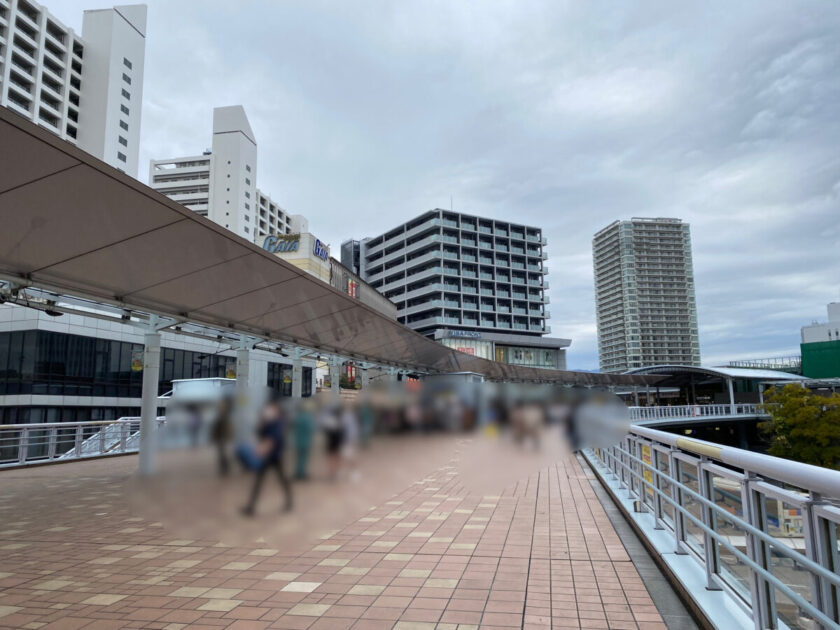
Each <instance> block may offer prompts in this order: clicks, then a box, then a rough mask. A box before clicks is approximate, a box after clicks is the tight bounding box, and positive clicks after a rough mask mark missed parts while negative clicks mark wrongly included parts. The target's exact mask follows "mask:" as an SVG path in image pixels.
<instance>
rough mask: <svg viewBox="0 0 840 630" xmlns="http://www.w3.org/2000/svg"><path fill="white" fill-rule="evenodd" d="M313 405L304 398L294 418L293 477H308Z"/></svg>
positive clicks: (313, 427) (313, 420) (312, 436)
mask: <svg viewBox="0 0 840 630" xmlns="http://www.w3.org/2000/svg"><path fill="white" fill-rule="evenodd" d="M313 411H314V405H313V403H312V401H311V400H309V399H305V400H304V401H302V402H301V404H300V405H298V408H297V411H296V413H295V419H294V425H293V429H294V440H295V442H294V447H295V479H300V480H304V479H309V473H308V468H309V453H310V452H311V450H312V439H313V438H314V437H315V418H314V415H313Z"/></svg>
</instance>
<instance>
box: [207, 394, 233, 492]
mask: <svg viewBox="0 0 840 630" xmlns="http://www.w3.org/2000/svg"><path fill="white" fill-rule="evenodd" d="M232 414H233V399H232V398H231V397H230V396H225V397H223V398H222V399H221V400H220V401H219V405H218V407H217V408H216V419H215V421H214V422H213V426H212V428H211V429H210V438H211V439H212V440H213V444H215V446H216V458H217V461H218V469H219V475H220V476H222V477H227V476H228V474H229V473H230V458H229V457H228V450H229V449H230V442H231V440H232V439H233V417H232Z"/></svg>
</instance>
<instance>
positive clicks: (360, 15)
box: [50, 0, 840, 368]
mask: <svg viewBox="0 0 840 630" xmlns="http://www.w3.org/2000/svg"><path fill="white" fill-rule="evenodd" d="M60 4H61V6H58V5H56V4H55V3H52V5H51V6H50V8H51V10H52V11H53V12H54V13H56V14H57V15H58V16H59V17H60V18H61V19H63V20H65V21H66V22H68V23H70V24H71V25H79V24H80V22H81V11H82V9H84V8H90V4H89V3H87V2H83V1H81V0H79V1H77V0H73V1H72V2H64V3H60ZM149 4H150V9H149V27H148V33H149V35H148V47H147V64H146V80H145V88H144V90H145V105H144V114H143V116H144V118H143V132H142V137H143V148H142V152H141V164H142V163H144V162H146V161H147V160H148V159H150V158H152V157H166V156H175V155H180V154H187V153H193V152H200V151H201V150H203V149H204V148H206V147H207V145H208V144H209V142H210V138H209V131H210V122H211V110H212V108H213V107H214V106H218V105H228V104H235V103H241V104H243V105H244V106H245V108H246V110H247V112H248V114H249V117H250V119H251V123H252V127H253V128H254V131H255V133H256V134H257V139H258V142H259V145H260V163H259V166H258V179H259V185H260V187H261V188H263V189H264V190H266V191H267V192H269V193H270V194H271V195H272V196H273V197H274V198H275V199H277V200H278V201H280V202H281V203H282V204H283V205H284V206H286V207H287V208H288V209H289V210H290V211H292V212H298V213H302V214H305V215H307V216H308V217H309V219H310V224H311V227H312V229H313V231H315V232H316V233H318V234H319V236H321V237H322V238H324V239H325V240H327V241H329V242H331V243H332V245H333V246H334V247H335V246H337V245H338V244H339V242H340V241H341V240H342V239H344V238H346V237H349V236H364V235H368V234H374V233H377V232H379V231H382V230H384V229H387V228H388V227H390V226H392V225H395V224H397V223H398V222H400V221H403V220H405V219H406V218H408V217H411V216H413V215H415V214H417V213H419V212H421V211H424V210H427V209H429V208H433V207H437V206H442V207H448V205H449V203H450V197H451V198H452V199H453V200H454V207H455V209H456V210H460V211H463V212H471V213H476V214H484V215H488V216H495V217H499V218H504V219H516V220H520V221H523V222H527V223H531V224H535V225H541V226H543V227H544V228H545V230H546V233H547V235H548V238H549V253H550V258H549V261H548V264H549V267H550V275H549V279H550V282H551V291H550V295H551V307H550V309H551V314H552V321H551V325H552V329H553V334H555V335H558V336H569V337H572V338H573V340H574V342H573V345H572V349H571V351H570V357H569V364H570V366H573V367H579V368H593V367H596V366H597V353H596V337H595V325H594V298H593V289H592V270H591V238H592V235H593V234H594V233H595V232H596V231H597V230H598V229H600V228H601V227H603V226H605V225H606V224H608V223H610V222H611V221H613V220H614V219H617V218H629V217H631V216H677V217H680V218H682V219H684V220H687V221H689V222H691V224H692V234H693V244H694V262H695V273H696V286H697V300H698V312H699V319H700V341H701V350H702V353H703V357H704V361H707V362H715V361H720V360H725V359H729V358H739V357H749V356H766V355H774V354H787V353H793V352H796V351H797V350H798V338H799V327H800V326H801V325H802V324H804V323H808V322H810V321H811V320H812V319H813V318H820V317H823V316H824V315H823V313H824V304H825V303H826V302H827V301H830V300H832V299H835V300H836V299H838V298H840V293H838V287H839V286H840V270H838V253H840V228H839V227H838V225H840V153H838V147H840V118H838V116H837V103H838V102H840V74H838V67H840V20H838V17H840V15H838V8H837V5H836V4H835V3H832V2H816V1H813V2H809V1H800V2H794V3H791V2H786V1H770V2H739V3H731V2H720V1H715V2H711V3H708V2H707V3H699V2H698V3H671V2H654V1H651V2H644V3H633V4H632V6H630V5H627V6H624V5H620V4H618V5H617V4H616V3H610V2H578V3H565V2H551V1H546V2H530V1H529V2H472V3H465V2H457V3H453V2H445V1H442V0H441V1H439V2H431V1H429V2H411V1H407V2H404V1H400V2H384V1H372V2H346V3H328V2H309V1H307V2H292V1H289V2H282V3H279V2H268V1H265V2H255V1H254V2H242V3H230V2H220V1H212V2H198V1H190V2H187V1H185V0H182V1H180V2H171V1H162V0H161V1H155V0H150V1H149ZM100 5H101V6H107V5H106V4H105V3H100Z"/></svg>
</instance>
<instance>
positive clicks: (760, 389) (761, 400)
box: [758, 383, 833, 405]
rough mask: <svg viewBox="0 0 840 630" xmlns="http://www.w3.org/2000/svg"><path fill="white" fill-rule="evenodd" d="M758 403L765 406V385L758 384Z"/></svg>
mask: <svg viewBox="0 0 840 630" xmlns="http://www.w3.org/2000/svg"><path fill="white" fill-rule="evenodd" d="M832 392H833V389H832ZM758 402H759V403H760V404H762V405H763V404H764V383H759V384H758Z"/></svg>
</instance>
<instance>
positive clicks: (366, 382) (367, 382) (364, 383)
mask: <svg viewBox="0 0 840 630" xmlns="http://www.w3.org/2000/svg"><path fill="white" fill-rule="evenodd" d="M359 369H360V370H361V371H362V389H363V390H365V389H367V388H368V386H369V385H370V373H368V369H367V367H361V368H359Z"/></svg>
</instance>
